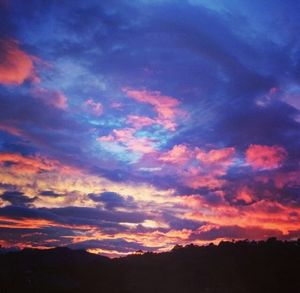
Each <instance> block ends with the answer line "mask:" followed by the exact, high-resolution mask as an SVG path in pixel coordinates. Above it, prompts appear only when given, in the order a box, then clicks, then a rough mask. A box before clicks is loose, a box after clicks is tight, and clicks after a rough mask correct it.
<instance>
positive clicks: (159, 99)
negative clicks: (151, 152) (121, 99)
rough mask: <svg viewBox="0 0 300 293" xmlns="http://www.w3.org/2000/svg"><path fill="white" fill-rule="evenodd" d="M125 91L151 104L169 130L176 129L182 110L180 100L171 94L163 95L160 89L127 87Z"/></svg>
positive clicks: (133, 97)
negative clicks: (179, 107) (170, 95)
mask: <svg viewBox="0 0 300 293" xmlns="http://www.w3.org/2000/svg"><path fill="white" fill-rule="evenodd" d="M123 91H124V92H125V93H126V94H127V96H128V97H130V98H132V99H134V100H136V101H137V102H140V103H145V104H150V105H152V106H153V107H154V109H155V112H156V113H157V115H158V119H157V120H158V121H159V123H160V124H162V125H164V127H165V128H167V129H169V130H175V129H176V126H177V125H176V122H175V120H176V118H177V116H178V115H179V114H180V113H181V114H182V112H181V111H180V110H179V109H178V106H179V104H180V102H179V101H178V100H177V99H175V98H173V97H169V96H164V95H162V94H161V93H160V92H159V91H146V90H133V89H128V88H125V89H123Z"/></svg>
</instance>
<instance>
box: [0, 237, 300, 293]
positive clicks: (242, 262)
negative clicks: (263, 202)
mask: <svg viewBox="0 0 300 293" xmlns="http://www.w3.org/2000/svg"><path fill="white" fill-rule="evenodd" d="M0 263H1V266H0V292H24V291H25V292H62V293H63V292H109V293H138V292H139V293H150V292H151V293H153V292H162V293H169V292H170V293H171V292H172V293H176V292H180V293H193V292H197V293H201V292H203V293H212V292H213V293H227V292H228V293H253V292H255V293H259V292H264V293H268V292H270V293H271V292H276V293H277V292H278V293H279V292H280V293H283V292H295V293H296V292H300V278H299V271H298V270H299V264H300V241H299V240H298V241H292V242H282V241H278V240H276V239H274V238H272V239H269V240H268V241H265V242H264V241H260V242H254V241H253V242H248V241H239V242H221V243H220V244H219V245H218V246H215V245H209V246H205V247H198V246H194V245H188V246H185V247H180V246H177V247H176V248H174V249H173V250H172V251H170V252H166V253H160V254H155V253H144V254H143V255H130V256H127V257H124V258H119V259H109V258H106V257H103V256H99V255H94V254H90V253H87V252H85V251H80V250H70V249H68V248H55V249H50V250H33V249H25V250H22V251H19V252H9V253H6V254H2V255H0Z"/></svg>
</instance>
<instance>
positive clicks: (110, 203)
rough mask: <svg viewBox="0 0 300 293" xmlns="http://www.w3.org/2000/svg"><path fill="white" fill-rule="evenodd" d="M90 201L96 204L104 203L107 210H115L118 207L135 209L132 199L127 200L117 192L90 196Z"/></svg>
mask: <svg viewBox="0 0 300 293" xmlns="http://www.w3.org/2000/svg"><path fill="white" fill-rule="evenodd" d="M89 197H90V199H92V200H93V201H95V202H102V203H103V204H104V206H105V208H107V209H113V208H117V207H127V208H128V207H133V206H134V201H133V198H132V197H129V198H128V199H125V198H124V197H122V196H121V195H119V194H118V193H116V192H109V191H106V192H102V193H100V194H99V195H97V194H93V193H91V194H89Z"/></svg>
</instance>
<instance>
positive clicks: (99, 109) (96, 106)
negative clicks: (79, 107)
mask: <svg viewBox="0 0 300 293" xmlns="http://www.w3.org/2000/svg"><path fill="white" fill-rule="evenodd" d="M84 106H85V108H86V110H87V111H88V112H90V113H92V114H93V115H95V116H100V115H101V114H102V113H103V106H102V104H101V103H99V102H95V101H94V100H93V99H88V100H86V101H85V102H84Z"/></svg>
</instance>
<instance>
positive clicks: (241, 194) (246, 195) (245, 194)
mask: <svg viewBox="0 0 300 293" xmlns="http://www.w3.org/2000/svg"><path fill="white" fill-rule="evenodd" d="M253 199H254V196H253V192H252V190H251V189H250V188H249V187H247V186H244V187H242V188H240V189H239V190H238V191H237V194H236V197H235V201H243V202H244V203H246V204H249V203H252V202H253Z"/></svg>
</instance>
